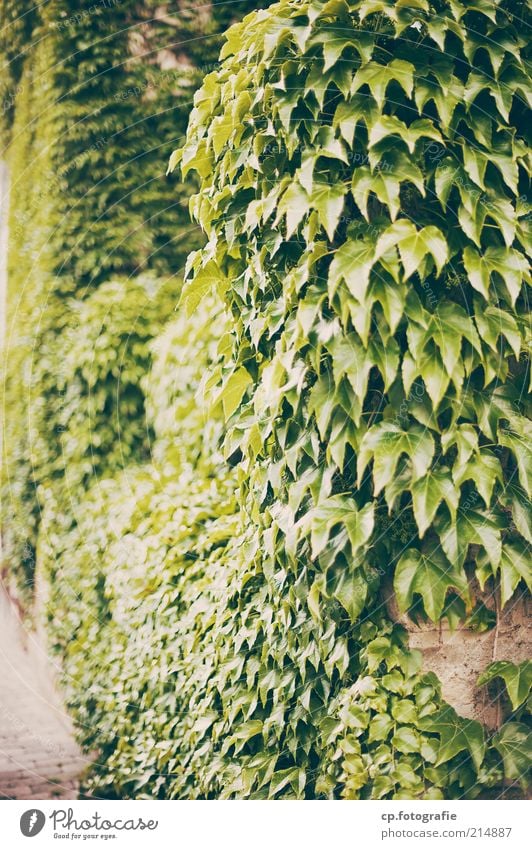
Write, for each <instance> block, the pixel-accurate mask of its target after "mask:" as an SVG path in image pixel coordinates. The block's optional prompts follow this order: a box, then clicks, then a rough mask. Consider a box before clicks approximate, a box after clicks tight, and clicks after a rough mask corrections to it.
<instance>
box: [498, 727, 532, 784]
mask: <svg viewBox="0 0 532 849" xmlns="http://www.w3.org/2000/svg"><path fill="white" fill-rule="evenodd" d="M493 745H494V747H495V748H496V749H497V751H498V752H499V754H500V756H501V758H502V762H503V766H504V776H505V778H507V779H508V780H510V781H520V782H521V784H522V785H523V786H524V787H526V786H527V784H528V775H529V773H530V768H531V766H532V732H531V731H530V730H529V728H528V727H527V726H526V725H525V724H524V723H522V722H506V723H505V724H504V725H503V727H502V728H501V730H500V731H499V732H498V733H497V734H496V735H495V737H494V738H493Z"/></svg>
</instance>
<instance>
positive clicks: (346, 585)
mask: <svg viewBox="0 0 532 849" xmlns="http://www.w3.org/2000/svg"><path fill="white" fill-rule="evenodd" d="M333 596H334V598H336V599H337V600H338V601H339V602H340V604H341V605H342V607H343V608H344V610H345V611H346V613H347V614H348V616H349V618H350V620H351V622H356V621H357V619H358V617H359V616H360V614H361V613H362V611H363V609H364V606H365V604H366V600H367V597H368V582H367V580H366V578H365V576H364V573H363V572H362V570H361V569H357V570H356V571H354V572H352V573H351V574H350V573H349V572H348V571H347V570H346V571H345V572H343V574H342V575H341V576H340V580H339V582H338V584H337V586H336V587H335V589H334V590H333Z"/></svg>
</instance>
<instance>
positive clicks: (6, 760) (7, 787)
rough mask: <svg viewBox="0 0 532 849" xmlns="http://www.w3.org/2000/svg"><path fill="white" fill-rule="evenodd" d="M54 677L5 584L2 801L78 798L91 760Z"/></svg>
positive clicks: (0, 673)
mask: <svg viewBox="0 0 532 849" xmlns="http://www.w3.org/2000/svg"><path fill="white" fill-rule="evenodd" d="M52 677H53V676H52V675H51V673H50V671H49V667H48V668H47V664H46V658H45V657H44V654H43V651H42V648H40V646H39V645H38V644H37V643H36V641H35V638H34V637H32V635H31V634H27V633H25V631H24V629H23V628H22V626H21V624H20V622H19V620H18V618H17V615H16V613H15V612H14V609H13V607H12V605H11V604H10V603H9V601H8V600H7V597H6V595H5V593H4V592H3V590H2V588H1V586H0V800H1V799H76V798H77V797H78V776H79V774H80V773H81V771H82V769H83V768H84V766H85V765H86V763H87V759H86V758H84V757H83V756H82V755H81V753H80V751H79V749H78V747H77V745H76V743H75V741H74V739H73V736H72V729H71V727H70V723H69V720H68V717H67V716H66V714H65V711H64V709H63V708H62V706H61V703H60V700H59V698H58V696H57V694H56V692H55V691H54V688H53V686H52V684H51V680H52ZM47 679H48V680H47Z"/></svg>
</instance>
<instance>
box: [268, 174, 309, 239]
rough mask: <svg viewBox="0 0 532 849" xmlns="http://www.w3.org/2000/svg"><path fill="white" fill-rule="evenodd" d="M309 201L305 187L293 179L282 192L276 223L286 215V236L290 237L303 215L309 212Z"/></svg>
mask: <svg viewBox="0 0 532 849" xmlns="http://www.w3.org/2000/svg"><path fill="white" fill-rule="evenodd" d="M309 209H310V202H309V197H308V195H307V193H306V191H305V189H304V188H303V187H302V186H300V185H299V183H296V182H295V181H294V182H292V183H290V185H289V186H288V188H287V189H286V191H285V192H284V194H283V196H282V198H281V200H280V202H279V207H278V209H277V219H276V223H277V222H278V221H280V220H281V218H282V217H283V216H286V238H287V239H290V238H291V237H292V236H293V234H294V233H295V231H296V230H297V228H298V226H299V224H300V223H301V221H302V219H303V218H304V217H305V215H306V214H307V213H308V212H309Z"/></svg>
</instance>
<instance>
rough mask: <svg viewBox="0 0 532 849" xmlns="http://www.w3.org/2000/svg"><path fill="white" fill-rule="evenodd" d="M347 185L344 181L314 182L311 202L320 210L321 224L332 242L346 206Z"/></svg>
mask: <svg viewBox="0 0 532 849" xmlns="http://www.w3.org/2000/svg"><path fill="white" fill-rule="evenodd" d="M346 191H347V187H346V186H344V185H343V183H333V184H332V185H327V184H326V183H314V188H313V190H312V194H311V196H310V203H311V205H312V206H313V207H315V209H317V211H318V217H319V220H320V224H321V225H322V226H323V228H324V229H325V232H326V233H327V236H328V237H329V240H330V241H331V242H332V240H333V239H334V234H335V232H336V228H337V227H338V222H339V220H340V215H341V214H342V209H343V207H344V195H345V193H346Z"/></svg>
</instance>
